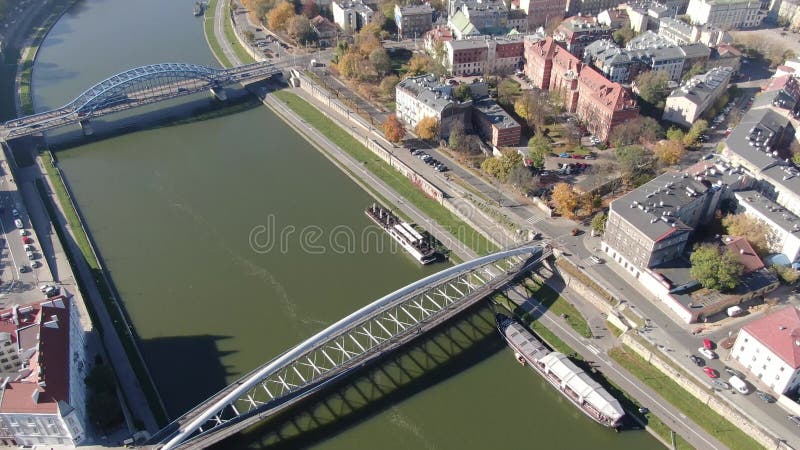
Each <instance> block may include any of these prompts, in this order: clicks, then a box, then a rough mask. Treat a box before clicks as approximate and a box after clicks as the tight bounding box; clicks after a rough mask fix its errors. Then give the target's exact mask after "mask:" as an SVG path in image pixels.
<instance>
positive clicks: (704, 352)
mask: <svg viewBox="0 0 800 450" xmlns="http://www.w3.org/2000/svg"><path fill="white" fill-rule="evenodd" d="M697 352H698V353H700V354H701V355H703V356H705V357H706V358H708V359H716V358H717V354H716V353H714V352H713V351H712V350H709V349H707V348H705V347H700V348H698V349H697Z"/></svg>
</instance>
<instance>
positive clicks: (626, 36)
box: [611, 24, 636, 47]
mask: <svg viewBox="0 0 800 450" xmlns="http://www.w3.org/2000/svg"><path fill="white" fill-rule="evenodd" d="M634 36H636V33H635V32H634V31H633V30H632V29H631V26H630V24H627V25H625V26H624V27H622V28H620V29H619V30H617V31H615V32H614V34H613V35H611V37H612V38H613V39H614V42H616V43H617V45H619V46H620V47H625V46H626V45H628V42H629V41H630V40H631V39H633V37H634Z"/></svg>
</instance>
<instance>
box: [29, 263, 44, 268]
mask: <svg viewBox="0 0 800 450" xmlns="http://www.w3.org/2000/svg"><path fill="white" fill-rule="evenodd" d="M41 266H42V263H40V262H39V261H32V262H31V267H33V268H34V269H35V268H37V267H41Z"/></svg>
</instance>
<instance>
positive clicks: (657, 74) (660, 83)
mask: <svg viewBox="0 0 800 450" xmlns="http://www.w3.org/2000/svg"><path fill="white" fill-rule="evenodd" d="M634 82H635V83H636V86H637V88H638V91H639V98H640V99H641V100H642V101H643V102H644V103H645V104H646V106H647V107H648V108H649V109H650V111H663V110H664V103H665V100H666V98H667V96H668V95H669V92H670V91H669V87H668V83H669V75H667V73H666V72H664V71H663V70H650V71H647V72H644V73H641V74H639V76H637V77H636V80H635V81H634ZM643 106H645V105H643Z"/></svg>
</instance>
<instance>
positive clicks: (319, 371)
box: [150, 244, 551, 450]
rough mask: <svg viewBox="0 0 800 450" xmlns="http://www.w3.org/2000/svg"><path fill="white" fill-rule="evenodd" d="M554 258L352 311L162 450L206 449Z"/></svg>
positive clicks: (447, 278)
mask: <svg viewBox="0 0 800 450" xmlns="http://www.w3.org/2000/svg"><path fill="white" fill-rule="evenodd" d="M550 254H551V250H550V247H549V246H548V245H547V244H525V245H522V246H518V247H516V248H511V249H507V250H503V251H500V252H497V253H494V254H492V255H488V256H483V257H480V258H477V259H475V260H473V261H469V262H465V263H462V264H459V265H457V266H454V267H451V268H448V269H446V270H443V271H441V272H439V273H436V274H434V275H431V276H428V277H426V278H424V279H422V280H419V281H417V282H414V283H412V284H410V285H408V286H405V287H403V288H401V289H398V290H397V291H395V292H392V293H391V294H388V295H386V296H384V297H382V298H380V299H378V300H376V301H374V302H372V303H370V304H368V305H367V306H364V307H363V308H361V309H359V310H358V311H355V312H353V313H352V314H350V315H348V316H347V317H345V318H343V319H341V320H339V321H338V322H336V323H334V324H333V325H331V326H329V327H327V328H326V329H324V330H322V331H320V332H319V333H317V334H315V335H314V336H312V337H310V338H308V339H307V340H305V341H303V342H301V343H300V344H298V345H297V346H295V347H294V348H292V349H289V350H287V351H286V352H284V353H283V354H281V355H280V356H278V357H276V358H275V359H273V360H272V361H269V362H268V363H266V364H264V365H262V366H261V367H259V368H257V369H255V370H253V371H251V372H250V373H248V374H246V375H245V376H243V377H242V378H240V379H239V380H238V381H236V382H235V383H233V384H231V385H229V386H227V387H226V388H225V389H223V390H221V391H220V392H218V393H217V394H215V395H214V396H212V397H211V398H209V399H207V400H205V401H204V402H202V403H201V404H200V405H198V406H196V407H195V408H193V409H192V410H190V411H189V412H187V413H185V414H184V415H183V416H181V417H179V418H177V419H176V420H174V421H173V422H172V423H171V424H169V425H168V426H167V427H165V428H164V429H163V430H161V431H160V432H158V433H157V434H156V435H155V436H153V438H152V439H151V441H150V445H152V446H154V447H155V448H159V449H163V450H172V449H199V448H205V447H208V446H210V445H212V444H214V443H216V442H219V441H221V440H223V439H225V438H226V437H228V436H231V435H233V434H235V433H238V432H240V431H242V430H244V429H245V428H247V427H250V426H252V425H254V424H255V423H257V422H259V421H261V420H264V419H266V418H268V417H270V416H272V415H274V414H276V413H278V412H281V411H283V410H285V409H286V408H288V407H290V406H292V405H293V404H295V403H297V402H299V401H300V400H303V399H304V398H306V397H308V396H310V395H313V394H314V393H315V392H317V391H319V390H320V389H322V388H323V387H324V386H326V385H328V384H329V383H330V382H332V381H334V380H338V379H341V378H342V377H345V376H347V375H348V373H349V372H351V371H352V370H355V369H358V368H360V367H362V366H364V365H365V364H366V363H368V362H370V361H371V360H373V359H374V358H377V357H379V356H381V355H383V354H385V353H386V352H388V351H392V350H393V349H395V348H397V347H399V346H401V345H404V344H406V343H408V342H410V341H412V340H414V339H415V338H417V337H419V336H420V335H422V334H423V333H425V332H426V331H428V330H430V329H432V328H435V327H436V326H438V325H440V324H441V323H442V322H444V321H446V320H448V319H449V318H451V317H453V316H455V315H457V314H458V313H460V312H461V311H463V310H465V309H467V308H468V307H470V306H472V305H474V304H475V303H476V302H478V301H480V300H482V299H484V298H486V296H487V295H489V294H491V293H492V292H494V291H496V290H498V289H500V288H502V287H504V286H505V285H507V284H509V283H510V282H512V281H513V280H514V279H515V278H517V277H518V276H519V274H520V273H523V272H524V271H526V270H529V269H530V268H533V267H535V266H536V265H538V264H540V263H541V262H542V261H543V260H544V259H545V258H547V257H549V256H550Z"/></svg>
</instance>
